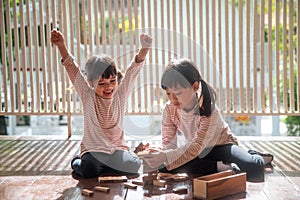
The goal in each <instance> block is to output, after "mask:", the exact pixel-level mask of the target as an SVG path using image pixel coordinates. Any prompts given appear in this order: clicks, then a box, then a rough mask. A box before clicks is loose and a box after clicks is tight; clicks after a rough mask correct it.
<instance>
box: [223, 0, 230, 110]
mask: <svg viewBox="0 0 300 200" xmlns="http://www.w3.org/2000/svg"><path fill="white" fill-rule="evenodd" d="M228 18H229V17H228V0H225V49H229V19H228ZM225 54H226V85H225V86H224V87H226V112H227V113H228V112H230V110H231V108H230V82H229V80H230V73H229V58H230V56H229V51H226V52H225ZM222 89H223V88H222Z"/></svg>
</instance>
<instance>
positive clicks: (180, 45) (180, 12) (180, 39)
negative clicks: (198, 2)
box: [175, 1, 189, 56]
mask: <svg viewBox="0 0 300 200" xmlns="http://www.w3.org/2000/svg"><path fill="white" fill-rule="evenodd" d="M179 8H180V9H179V16H180V17H179V33H180V36H179V41H180V42H179V53H180V56H183V52H184V46H183V38H184V33H183V11H182V8H183V6H182V1H179ZM188 14H189V13H187V15H188ZM175 23H176V21H175ZM175 32H177V30H175Z"/></svg>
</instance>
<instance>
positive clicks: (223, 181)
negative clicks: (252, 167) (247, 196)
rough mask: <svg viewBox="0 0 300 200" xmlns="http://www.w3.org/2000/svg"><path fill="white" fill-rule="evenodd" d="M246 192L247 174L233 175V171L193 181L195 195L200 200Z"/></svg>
mask: <svg viewBox="0 0 300 200" xmlns="http://www.w3.org/2000/svg"><path fill="white" fill-rule="evenodd" d="M240 192H246V173H240V174H236V175H233V174H232V171H231V170H228V171H224V172H220V173H216V174H211V175H208V176H201V177H198V178H194V179H193V195H194V197H195V198H199V199H216V198H220V197H224V196H228V195H232V194H235V193H240Z"/></svg>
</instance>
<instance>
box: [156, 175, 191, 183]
mask: <svg viewBox="0 0 300 200" xmlns="http://www.w3.org/2000/svg"><path fill="white" fill-rule="evenodd" d="M158 179H161V180H165V181H175V182H180V181H186V180H188V179H189V176H188V175H187V174H186V173H179V174H170V173H158Z"/></svg>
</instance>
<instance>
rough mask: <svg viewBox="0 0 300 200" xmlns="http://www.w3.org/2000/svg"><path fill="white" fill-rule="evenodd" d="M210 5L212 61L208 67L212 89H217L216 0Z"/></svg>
mask: <svg viewBox="0 0 300 200" xmlns="http://www.w3.org/2000/svg"><path fill="white" fill-rule="evenodd" d="M211 3H212V5H211V8H212V9H211V22H212V23H211V28H212V32H211V35H212V47H211V51H212V61H210V62H209V65H208V67H209V66H210V68H211V72H212V82H211V83H212V84H213V87H217V73H218V70H217V65H216V63H217V62H216V61H217V60H216V26H217V24H216V12H215V10H216V0H212V1H211Z"/></svg>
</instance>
